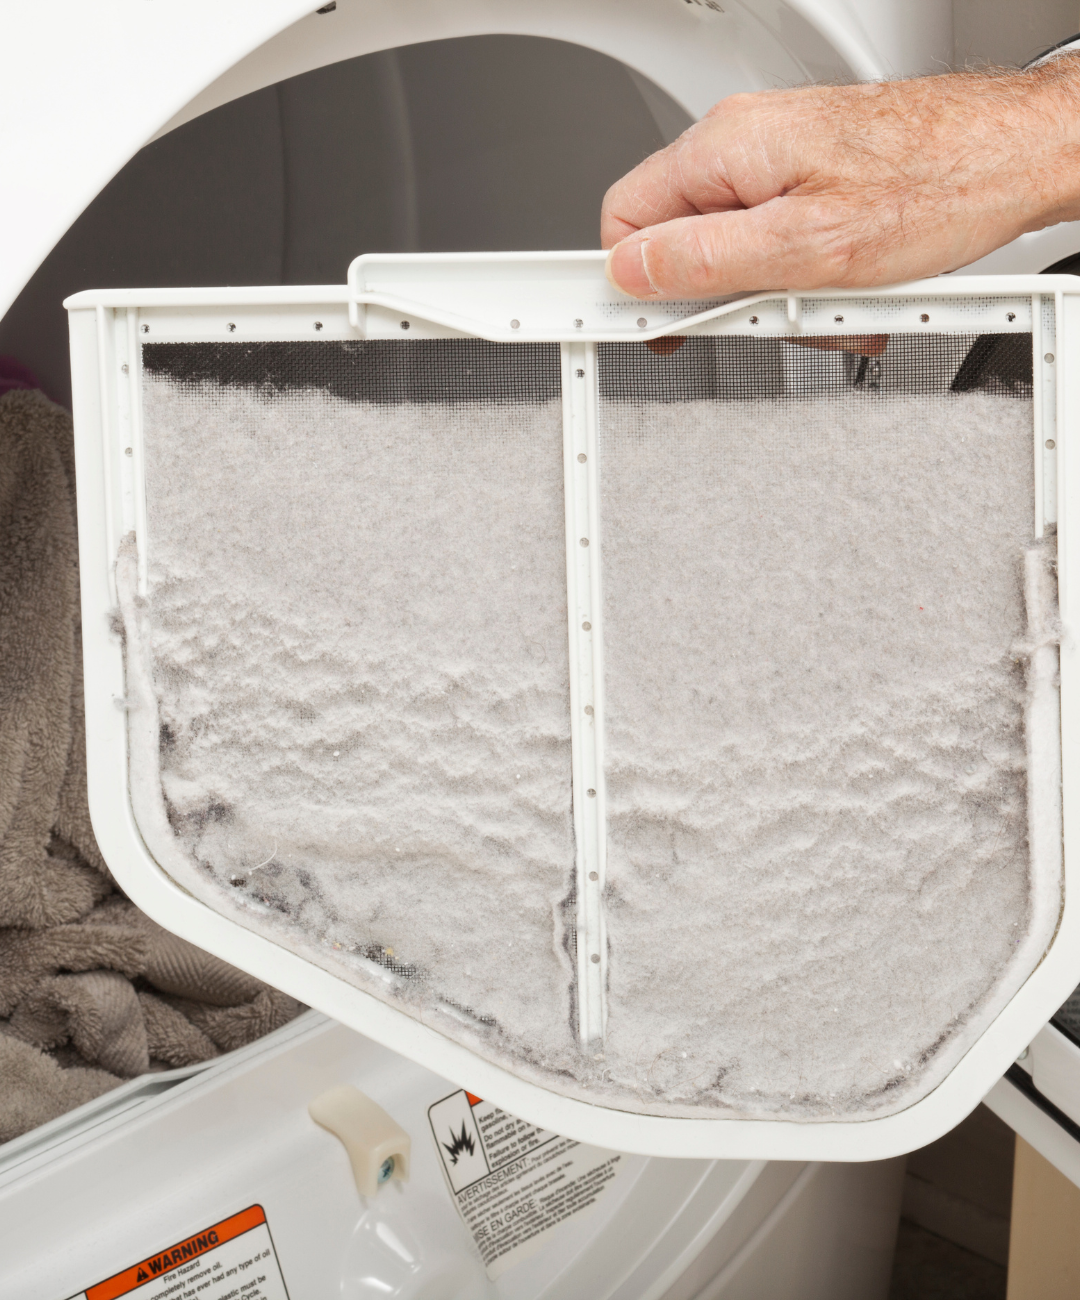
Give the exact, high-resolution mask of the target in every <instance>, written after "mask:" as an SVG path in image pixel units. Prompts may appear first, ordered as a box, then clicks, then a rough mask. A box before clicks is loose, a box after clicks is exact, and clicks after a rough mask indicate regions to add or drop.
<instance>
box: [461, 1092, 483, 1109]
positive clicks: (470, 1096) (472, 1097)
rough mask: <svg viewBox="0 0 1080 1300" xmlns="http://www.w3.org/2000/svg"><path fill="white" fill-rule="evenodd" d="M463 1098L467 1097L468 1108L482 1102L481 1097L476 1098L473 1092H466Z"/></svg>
mask: <svg viewBox="0 0 1080 1300" xmlns="http://www.w3.org/2000/svg"><path fill="white" fill-rule="evenodd" d="M465 1096H466V1097H468V1099H469V1105H470V1106H479V1105H480V1103H481V1102H482V1101H483V1100H484V1099H483V1097H478V1096H477V1095H476V1093H475V1092H467V1093H466V1094H465Z"/></svg>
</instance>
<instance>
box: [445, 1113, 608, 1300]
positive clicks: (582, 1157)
mask: <svg viewBox="0 0 1080 1300" xmlns="http://www.w3.org/2000/svg"><path fill="white" fill-rule="evenodd" d="M428 1119H429V1121H430V1122H431V1131H432V1133H433V1134H434V1137H435V1146H436V1148H437V1149H438V1152H439V1155H440V1157H441V1159H442V1164H443V1169H444V1170H445V1171H446V1178H447V1181H448V1182H449V1184H450V1190H451V1192H452V1193H453V1195H454V1200H455V1201H456V1202H457V1207H458V1209H459V1210H460V1212H461V1217H462V1218H463V1219H464V1220H465V1223H466V1225H467V1227H468V1228H469V1231H470V1232H471V1233H472V1235H473V1239H474V1240H475V1241H476V1244H477V1246H478V1247H479V1249H480V1254H481V1255H482V1256H483V1260H484V1264H485V1266H486V1268H487V1271H488V1277H490V1278H491V1280H492V1281H494V1280H495V1279H496V1278H497V1277H498V1276H499V1275H500V1274H501V1273H503V1272H505V1271H506V1269H508V1268H509V1267H510V1265H511V1264H516V1263H517V1262H518V1260H520V1259H524V1258H526V1256H528V1255H531V1254H532V1253H533V1251H535V1250H536V1249H538V1247H539V1246H540V1244H541V1242H542V1241H543V1240H544V1239H545V1238H546V1237H547V1236H549V1235H550V1234H551V1233H552V1232H553V1231H554V1229H555V1227H556V1226H557V1225H558V1224H560V1223H562V1222H563V1220H564V1219H569V1218H570V1217H571V1216H572V1215H574V1214H580V1213H581V1212H582V1211H584V1210H587V1209H588V1208H589V1207H590V1206H591V1205H593V1204H594V1203H595V1201H596V1198H597V1197H598V1196H599V1195H600V1193H601V1192H602V1191H603V1190H604V1188H605V1187H606V1186H607V1184H608V1183H610V1182H611V1180H612V1179H613V1178H614V1177H615V1174H616V1172H617V1171H618V1166H619V1161H620V1159H621V1157H620V1156H618V1155H615V1154H613V1153H612V1152H610V1151H600V1150H598V1149H597V1148H596V1147H587V1146H583V1145H582V1144H581V1143H580V1142H574V1141H571V1139H570V1138H563V1137H559V1135H558V1134H557V1133H552V1132H550V1131H549V1130H548V1129H543V1128H537V1127H536V1126H535V1124H527V1123H526V1122H525V1121H524V1120H520V1119H515V1118H514V1116H513V1115H508V1114H507V1113H506V1112H505V1111H504V1110H500V1109H499V1108H498V1106H493V1105H492V1104H491V1103H490V1102H486V1101H482V1100H481V1099H480V1098H479V1097H474V1096H473V1094H472V1093H471V1092H464V1091H462V1092H453V1093H451V1094H450V1096H449V1097H444V1098H443V1099H442V1100H441V1101H437V1102H436V1103H435V1104H434V1105H433V1106H429V1107H428Z"/></svg>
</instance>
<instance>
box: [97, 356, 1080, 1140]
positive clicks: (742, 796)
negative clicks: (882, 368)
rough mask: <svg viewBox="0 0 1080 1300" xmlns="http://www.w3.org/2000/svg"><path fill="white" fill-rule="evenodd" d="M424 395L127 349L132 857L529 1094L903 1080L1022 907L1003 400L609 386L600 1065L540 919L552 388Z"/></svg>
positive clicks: (1029, 940) (550, 689)
mask: <svg viewBox="0 0 1080 1300" xmlns="http://www.w3.org/2000/svg"><path fill="white" fill-rule="evenodd" d="M773 346H774V350H775V345H773ZM689 351H690V348H687V349H686V352H687V353H689ZM795 359H796V361H798V360H799V358H798V357H796V358H795ZM841 361H842V359H838V360H837V363H836V364H837V366H840V365H841ZM650 364H651V363H650ZM830 364H831V363H830ZM843 364H847V363H846V362H845V363H843ZM462 373H463V374H465V373H466V372H462ZM472 373H473V372H472V371H471V370H469V371H468V372H467V374H468V375H471V374H472ZM838 373H839V371H838ZM256 378H257V376H256ZM458 379H461V376H460V375H459V376H458ZM380 382H381V381H380ZM454 382H455V383H456V382H458V380H455V381H454ZM461 382H462V384H463V386H461V385H459V389H458V390H455V393H454V396H453V400H447V401H445V402H439V401H436V400H433V398H434V397H437V396H438V383H437V382H436V381H435V380H430V381H429V387H430V388H431V389H432V391H430V392H424V393H422V394H421V397H422V400H412V401H401V400H398V399H397V397H394V395H393V393H392V392H391V390H392V389H393V383H390V385H389V388H387V389H386V391H384V392H382V394H381V397H379V398H378V400H368V401H358V400H356V398H355V394H352V395H350V394H348V393H346V394H345V395H342V393H340V392H338V391H336V390H335V389H334V388H333V386H332V385H324V386H323V388H322V389H318V388H310V389H306V390H304V389H284V390H282V389H280V388H274V387H272V386H270V385H264V386H263V387H262V388H259V387H253V386H252V383H251V376H250V375H249V376H247V377H246V379H245V382H243V383H240V384H233V383H229V382H225V383H222V382H216V381H213V380H211V379H207V378H200V377H199V376H198V374H195V375H191V374H188V375H187V376H186V377H181V378H176V377H173V378H168V377H162V376H160V375H158V376H155V375H152V374H150V375H147V377H146V380H145V403H144V428H145V445H146V491H147V509H148V539H147V540H148V545H147V554H148V557H149V572H148V579H149V581H148V596H147V600H146V602H145V603H142V604H141V603H140V602H138V601H136V600H135V598H134V596H133V595H132V594H131V593H132V592H133V591H134V576H133V575H134V572H135V569H134V563H135V559H134V550H133V548H132V547H131V546H130V545H129V546H128V549H127V550H126V551H124V552H122V554H121V561H120V564H119V565H118V570H117V578H118V589H119V590H120V593H121V605H122V608H123V611H124V622H125V628H126V632H127V655H128V661H127V662H128V689H129V703H130V708H131V713H130V715H129V716H130V735H131V738H132V739H131V753H132V767H131V783H132V798H133V804H134V807H135V812H136V816H137V819H138V821H139V825H140V828H141V830H142V832H143V835H144V837H145V838H146V841H147V843H148V845H149V847H150V849H151V852H152V853H153V854H154V855H155V857H156V858H157V859H158V861H159V862H161V863H162V865H163V866H165V867H166V869H167V870H168V871H169V872H170V873H171V874H172V875H173V876H174V877H175V878H176V879H177V880H178V881H179V882H180V883H181V884H183V885H184V886H185V887H186V888H188V889H190V890H191V891H192V892H193V893H195V894H196V895H197V896H198V897H200V898H203V899H204V900H205V901H207V902H208V903H210V905H211V906H213V907H214V908H216V909H217V910H218V911H221V912H223V913H226V914H228V915H231V916H233V917H234V918H236V919H237V920H239V921H240V922H241V923H242V924H244V925H246V926H248V927H250V928H252V929H254V930H256V931H258V932H260V933H262V934H264V935H266V936H267V937H269V938H271V939H273V940H274V941H275V942H277V943H279V944H280V945H281V946H282V947H284V948H287V949H291V950H292V951H294V952H298V953H300V954H301V955H303V956H304V957H305V958H306V959H307V960H309V961H312V962H314V963H315V964H317V965H320V966H322V967H325V968H327V969H330V970H332V971H334V972H335V973H336V974H338V975H341V976H343V977H344V978H345V979H347V980H350V981H351V982H353V983H354V984H356V985H358V986H359V987H361V988H363V989H365V990H366V991H368V992H370V993H373V994H375V995H376V996H378V997H380V998H383V999H384V1000H386V1001H389V1002H391V1003H392V1004H394V1005H396V1006H398V1007H399V1008H400V1009H402V1010H404V1011H406V1012H408V1013H409V1014H411V1015H414V1016H416V1017H419V1018H420V1019H422V1020H424V1021H425V1022H427V1023H429V1024H431V1025H432V1026H434V1027H437V1028H438V1029H440V1030H441V1031H442V1032H443V1033H444V1034H446V1035H447V1036H448V1037H450V1038H454V1039H456V1040H458V1041H461V1042H463V1043H466V1044H467V1045H468V1046H469V1047H470V1048H471V1049H472V1050H474V1051H476V1052H478V1053H479V1054H481V1055H483V1056H485V1057H486V1058H487V1059H490V1060H493V1061H496V1062H498V1063H500V1064H503V1065H506V1066H507V1067H508V1068H510V1069H512V1070H513V1071H514V1072H516V1073H518V1074H520V1075H522V1076H523V1077H526V1078H530V1079H533V1080H534V1081H537V1082H540V1083H543V1084H545V1085H546V1086H548V1087H551V1088H553V1089H555V1090H556V1091H561V1092H564V1093H567V1094H569V1095H572V1096H578V1097H583V1098H586V1099H590V1100H594V1101H602V1102H604V1103H605V1104H608V1105H614V1106H618V1107H622V1108H625V1109H631V1110H637V1111H646V1112H652V1113H657V1114H669V1115H680V1114H682V1115H709V1116H720V1117H723V1116H759V1117H769V1116H779V1115H783V1116H786V1117H791V1118H795V1119H804V1120H817V1119H831V1118H852V1119H858V1118H863V1117H866V1116H869V1115H872V1114H884V1113H889V1112H892V1111H896V1110H900V1109H903V1108H904V1107H905V1106H908V1105H910V1104H911V1103H912V1102H913V1101H915V1100H917V1099H918V1098H919V1097H921V1096H923V1095H925V1094H926V1093H927V1092H928V1091H930V1090H931V1089H932V1088H933V1087H934V1086H935V1085H936V1084H937V1083H938V1082H939V1081H940V1080H941V1079H942V1078H943V1077H944V1076H945V1074H946V1073H947V1072H948V1070H950V1069H951V1068H952V1067H953V1066H954V1065H955V1064H956V1062H957V1061H958V1060H959V1059H960V1057H961V1056H962V1055H963V1053H964V1052H965V1051H966V1050H967V1048H968V1047H969V1046H970V1044H971V1043H972V1042H973V1041H974V1039H975V1037H977V1036H978V1034H979V1033H981V1032H982V1030H983V1029H984V1028H985V1027H986V1025H987V1023H988V1022H989V1020H991V1019H992V1018H993V1016H994V1015H996V1014H997V1012H998V1011H999V1010H1000V1009H1001V1007H1002V1006H1003V1005H1004V1002H1005V1001H1007V999H1008V998H1009V997H1010V996H1011V995H1012V993H1013V992H1015V990H1016V988H1018V987H1019V985H1020V984H1021V983H1022V982H1023V979H1024V978H1025V977H1026V976H1027V974H1028V973H1029V972H1030V970H1031V969H1032V968H1033V966H1034V965H1035V963H1036V962H1037V960H1038V957H1039V955H1040V954H1041V952H1042V950H1043V949H1044V948H1045V945H1046V942H1048V940H1049V938H1050V934H1051V933H1052V929H1053V922H1054V919H1055V917H1056V911H1055V907H1056V904H1054V903H1053V899H1050V901H1049V902H1047V899H1048V898H1049V894H1048V893H1047V889H1048V888H1049V889H1050V893H1052V892H1053V889H1054V888H1057V887H1058V886H1057V883H1056V882H1057V877H1056V876H1054V871H1055V870H1056V869H1057V868H1056V867H1055V866H1054V865H1053V863H1050V865H1049V866H1047V867H1046V869H1045V871H1044V872H1043V875H1044V876H1045V877H1046V879H1045V880H1044V881H1043V894H1042V895H1041V897H1042V899H1043V901H1042V903H1039V902H1038V899H1037V898H1036V894H1037V892H1038V880H1037V879H1036V875H1037V873H1035V874H1033V870H1032V864H1031V854H1030V852H1029V845H1028V830H1027V825H1028V821H1027V819H1028V814H1029V810H1028V808H1027V806H1026V799H1025V781H1026V761H1027V760H1026V757H1025V753H1026V751H1025V733H1024V715H1025V707H1027V708H1028V709H1029V712H1030V703H1031V702H1030V699H1028V698H1027V696H1028V695H1030V681H1028V680H1027V677H1028V676H1029V675H1030V674H1029V673H1028V668H1027V658H1026V655H1027V653H1028V651H1027V650H1025V649H1024V648H1023V645H1022V644H1021V643H1023V642H1024V641H1025V637H1026V634H1027V632H1030V629H1027V630H1026V629H1025V610H1024V587H1023V582H1024V578H1023V573H1024V563H1025V561H1024V556H1025V546H1027V544H1028V542H1029V539H1030V536H1031V524H1032V497H1033V482H1032V425H1031V420H1032V415H1031V404H1030V402H1028V401H1024V400H1016V399H1014V398H1004V397H993V396H989V395H987V394H985V393H952V394H948V395H938V396H935V395H924V396H914V395H910V394H908V395H903V394H896V395H892V394H890V395H885V394H880V393H879V394H878V395H876V396H865V395H864V396H836V395H835V393H836V386H835V385H833V387H832V388H831V389H830V390H829V391H830V392H831V393H832V394H833V395H830V396H828V397H823V398H821V399H818V400H791V399H789V400H775V399H774V398H773V397H768V396H764V395H763V398H764V400H760V401H754V402H750V401H741V400H730V394H729V400H716V398H715V396H713V397H710V398H709V399H708V400H706V399H702V400H690V401H686V400H676V401H672V400H662V401H655V402H650V401H618V400H608V399H607V398H605V400H603V401H602V404H601V428H600V434H601V455H600V466H599V468H600V475H601V480H600V481H601V513H602V527H601V530H600V532H601V536H600V539H599V541H600V544H601V554H602V566H603V600H604V645H605V656H606V667H605V672H606V676H605V684H604V690H605V707H604V713H605V726H606V755H607V769H606V786H607V789H606V801H607V811H608V819H609V839H608V865H607V880H606V888H605V910H606V917H607V935H608V950H607V953H606V960H607V971H608V988H607V995H608V1023H607V1039H606V1044H605V1048H604V1052H603V1053H598V1052H596V1051H595V1049H594V1048H590V1049H589V1051H588V1052H581V1051H579V1049H578V1048H577V1046H576V1042H575V1036H574V1028H573V1021H574V994H573V981H574V962H573V957H574V953H573V951H572V935H571V934H568V933H567V929H566V920H567V919H569V918H572V905H571V900H570V898H569V896H570V894H571V892H572V889H571V881H572V877H573V870H574V857H575V844H574V836H573V826H572V808H571V782H570V771H571V767H570V764H571V758H570V719H569V703H568V688H569V683H568V659H567V610H566V568H565V523H564V503H563V468H562V427H561V426H562V413H561V407H560V404H559V401H558V394H557V391H555V392H552V391H549V389H544V388H543V386H541V387H540V389H538V390H537V391H532V392H531V393H529V394H526V395H525V398H524V399H522V400H518V398H519V397H520V396H521V395H520V394H518V395H517V396H516V397H515V396H514V394H512V393H510V394H509V398H513V400H504V401H492V402H485V401H482V400H479V399H478V398H477V395H476V392H475V391H473V388H471V387H470V383H471V381H469V382H465V381H464V380H462V381H461ZM484 382H487V381H486V380H485V381H484ZM830 382H831V381H830ZM549 387H550V386H549ZM414 388H415V386H414ZM388 394H389V397H390V398H392V399H393V400H388ZM503 396H504V397H507V394H503ZM669 396H670V395H669ZM1044 549H1045V553H1046V556H1047V559H1048V560H1049V559H1050V558H1051V552H1050V550H1049V549H1046V548H1044ZM1028 555H1029V559H1030V558H1031V551H1030V548H1029V550H1028ZM1041 562H1042V561H1041V559H1040V563H1041ZM125 593H127V594H126V595H125ZM1040 635H1041V633H1040ZM1027 639H1028V640H1029V641H1032V642H1033V641H1035V640H1037V639H1038V638H1037V637H1036V635H1035V634H1034V633H1033V634H1031V635H1030V636H1028V637H1027ZM1045 640H1046V638H1045V637H1043V641H1045ZM1018 647H1019V648H1018ZM1054 653H1056V650H1055V651H1054ZM1044 676H1045V674H1044ZM1052 676H1053V674H1052V669H1051V671H1050V675H1049V676H1047V677H1046V682H1044V687H1043V689H1044V690H1050V691H1051V692H1052V691H1053V690H1055V689H1056V687H1054V686H1053V684H1052V681H1051V678H1052ZM1051 821H1052V818H1051ZM1047 824H1048V825H1049V824H1050V823H1049V822H1048V823H1047ZM1055 824H1056V823H1055ZM1048 839H1049V840H1050V841H1052V840H1053V834H1052V833H1051V834H1050V835H1049V836H1048ZM1058 839H1059V840H1060V836H1059V837H1058ZM1050 856H1052V854H1051V855H1050ZM1048 862H1049V858H1048ZM1052 876H1054V878H1053V880H1051V879H1050V877H1052ZM1047 882H1049V884H1048V883H1047Z"/></svg>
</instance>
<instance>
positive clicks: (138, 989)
mask: <svg viewBox="0 0 1080 1300" xmlns="http://www.w3.org/2000/svg"><path fill="white" fill-rule="evenodd" d="M9 371H10V372H11V373H12V374H13V375H14V377H15V379H16V380H17V381H18V382H17V384H16V385H13V386H11V387H8V388H7V390H6V391H4V390H3V389H2V388H0V1141H6V1140H7V1139H9V1138H12V1137H15V1136H17V1135H18V1134H19V1133H22V1132H25V1131H26V1130H27V1129H29V1128H33V1127H34V1126H35V1125H37V1124H41V1123H44V1122H45V1121H47V1120H49V1119H52V1118H54V1117H55V1116H56V1115H60V1114H63V1112H64V1111H66V1110H69V1109H71V1108H72V1107H74V1106H78V1105H81V1104H82V1103H83V1102H85V1101H89V1100H90V1099H91V1098H93V1097H96V1096H98V1095H99V1094H100V1093H102V1092H105V1091H107V1090H108V1089H109V1088H112V1087H115V1086H116V1084H118V1083H119V1082H120V1081H121V1080H122V1079H124V1078H131V1077H134V1076H135V1075H138V1074H141V1073H143V1072H145V1071H147V1070H151V1069H154V1068H162V1067H165V1066H169V1067H171V1066H179V1065H186V1064H192V1063H194V1062H197V1061H202V1060H206V1059H208V1058H209V1057H212V1056H216V1055H217V1054H218V1053H219V1052H221V1051H228V1050H231V1049H232V1048H234V1047H239V1046H241V1045H243V1044H244V1043H248V1042H250V1041H251V1040H252V1039H254V1038H257V1037H259V1036H260V1035H262V1034H265V1033H268V1032H269V1031H270V1030H272V1029H275V1028H277V1027H278V1026H279V1025H281V1024H284V1023H285V1022H286V1021H287V1020H289V1019H290V1018H291V1017H292V1016H294V1015H295V1014H296V1012H297V1010H298V1009H299V1008H298V1004H297V1003H296V1002H295V1001H294V1000H293V999H292V998H289V997H287V996H286V995H285V994H282V993H279V992H278V991H277V990H275V989H271V988H269V987H268V986H267V985H265V984H263V983H261V982H260V981H259V980H256V979H254V978H252V977H251V976H249V975H245V974H243V973H242V972H240V971H238V970H235V969H234V968H233V967H231V966H229V965H228V964H227V963H225V962H223V961H220V960H219V959H218V958H216V957H212V956H211V955H210V954H209V953H205V952H202V951H201V950H200V949H198V948H195V947H194V946H193V945H192V944H189V943H187V942H186V941H185V940H183V939H179V938H177V937H176V936H175V935H171V934H169V933H168V932H167V931H165V930H163V929H161V927H160V926H158V925H156V924H155V923H154V922H153V921H151V920H150V919H149V917H147V916H145V915H143V913H141V912H140V911H139V910H138V908H136V907H135V906H134V904H132V903H131V902H129V901H128V900H127V899H126V898H125V897H124V896H123V895H122V894H121V893H120V892H119V891H118V890H117V888H116V886H115V884H114V882H113V880H112V878H111V876H110V875H109V872H108V869H107V868H106V866H105V864H104V862H103V861H102V858H101V855H100V853H99V851H98V847H97V844H96V843H95V840H94V834H93V830H92V829H91V826H90V816H89V811H88V809H87V802H86V743H85V738H84V727H83V702H82V672H81V648H80V644H79V621H78V569H77V563H78V562H77V547H76V534H75V509H74V494H73V487H72V484H73V480H74V473H73V467H72V461H71V455H72V432H71V417H70V416H69V415H68V414H67V412H66V411H64V410H63V409H62V408H61V407H59V406H56V405H55V404H54V403H52V402H50V401H49V400H48V399H47V398H46V397H44V396H43V395H42V394H41V393H40V392H38V391H35V390H33V389H31V388H29V387H27V386H26V383H25V382H24V376H22V375H21V374H18V373H17V371H18V368H17V367H14V368H13V367H6V368H5V369H4V370H3V371H0V383H2V382H3V380H4V377H5V376H7V375H8V373H9ZM27 382H28V381H27Z"/></svg>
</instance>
